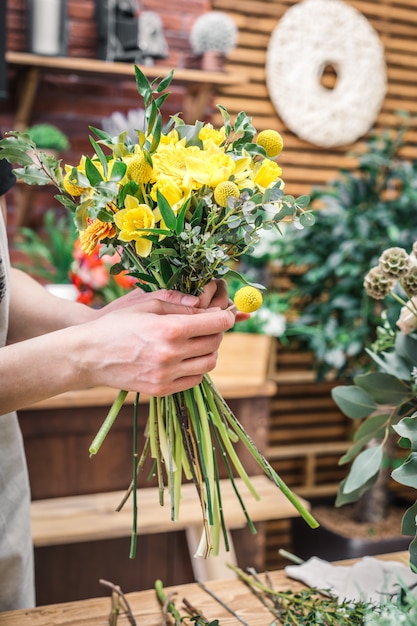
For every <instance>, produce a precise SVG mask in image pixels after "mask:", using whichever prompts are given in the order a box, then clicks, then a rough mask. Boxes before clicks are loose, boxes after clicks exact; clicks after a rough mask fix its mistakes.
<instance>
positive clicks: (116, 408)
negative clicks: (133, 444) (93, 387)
mask: <svg viewBox="0 0 417 626" xmlns="http://www.w3.org/2000/svg"><path fill="white" fill-rule="evenodd" d="M127 394H128V392H127V391H119V393H118V394H117V397H116V399H115V401H114V402H113V404H112V406H111V408H110V411H109V412H108V413H107V417H106V418H105V420H104V422H103V423H102V425H101V427H100V430H99V431H98V433H97V435H96V436H95V437H94V439H93V441H92V443H91V445H90V447H89V448H88V451H89V453H90V457H91V456H94V455H95V454H97V452H98V451H99V450H100V448H101V446H102V444H103V441H104V440H105V438H106V437H107V435H108V433H109V430H110V428H111V427H112V426H113V423H114V420H115V419H116V417H117V416H118V415H119V412H120V409H121V408H122V406H123V403H124V401H125V400H126V396H127Z"/></svg>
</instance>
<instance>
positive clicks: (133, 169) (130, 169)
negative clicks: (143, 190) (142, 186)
mask: <svg viewBox="0 0 417 626" xmlns="http://www.w3.org/2000/svg"><path fill="white" fill-rule="evenodd" d="M125 163H126V165H127V168H126V178H127V179H128V180H133V181H135V182H136V183H147V182H149V180H150V178H151V176H152V167H151V165H150V164H149V162H148V161H147V160H146V158H145V156H144V154H134V155H133V156H131V157H129V158H127V159H126V160H125Z"/></svg>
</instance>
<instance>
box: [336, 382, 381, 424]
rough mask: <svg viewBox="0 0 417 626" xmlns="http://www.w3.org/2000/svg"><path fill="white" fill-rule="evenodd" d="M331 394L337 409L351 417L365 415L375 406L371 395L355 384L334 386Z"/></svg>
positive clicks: (360, 417) (373, 409)
mask: <svg viewBox="0 0 417 626" xmlns="http://www.w3.org/2000/svg"><path fill="white" fill-rule="evenodd" d="M331 395H332V398H333V400H334V401H335V402H336V404H337V406H338V407H339V409H340V410H341V411H342V412H343V413H344V414H345V415H347V416H348V417H351V418H353V419H362V418H364V417H367V416H368V415H369V414H370V413H372V411H375V409H376V408H377V405H376V404H375V402H374V401H373V399H372V398H371V396H370V395H369V394H368V393H367V392H366V391H364V390H363V389H361V388H360V387H358V386H357V385H340V386H338V387H334V388H333V389H332V390H331Z"/></svg>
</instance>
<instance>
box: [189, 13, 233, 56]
mask: <svg viewBox="0 0 417 626" xmlns="http://www.w3.org/2000/svg"><path fill="white" fill-rule="evenodd" d="M236 41H237V26H236V24H235V22H234V21H233V19H232V18H231V17H230V16H229V15H227V13H224V12H223V11H209V12H208V13H204V14H203V15H200V16H199V17H198V18H197V19H196V21H195V22H194V24H193V26H192V28H191V32H190V44H191V47H192V49H193V52H194V53H195V54H203V53H204V52H208V51H209V50H213V51H217V52H223V53H224V54H225V53H226V52H229V50H232V49H233V48H234V47H235V46H236Z"/></svg>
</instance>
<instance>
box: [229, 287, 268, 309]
mask: <svg viewBox="0 0 417 626" xmlns="http://www.w3.org/2000/svg"><path fill="white" fill-rule="evenodd" d="M234 303H235V305H236V308H237V309H238V310H239V311H241V312H242V313H253V312H254V311H257V310H258V309H259V307H260V306H261V304H262V294H261V292H260V291H259V289H256V288H255V287H250V286H246V287H242V288H241V289H238V290H237V291H236V293H235V297H234Z"/></svg>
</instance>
